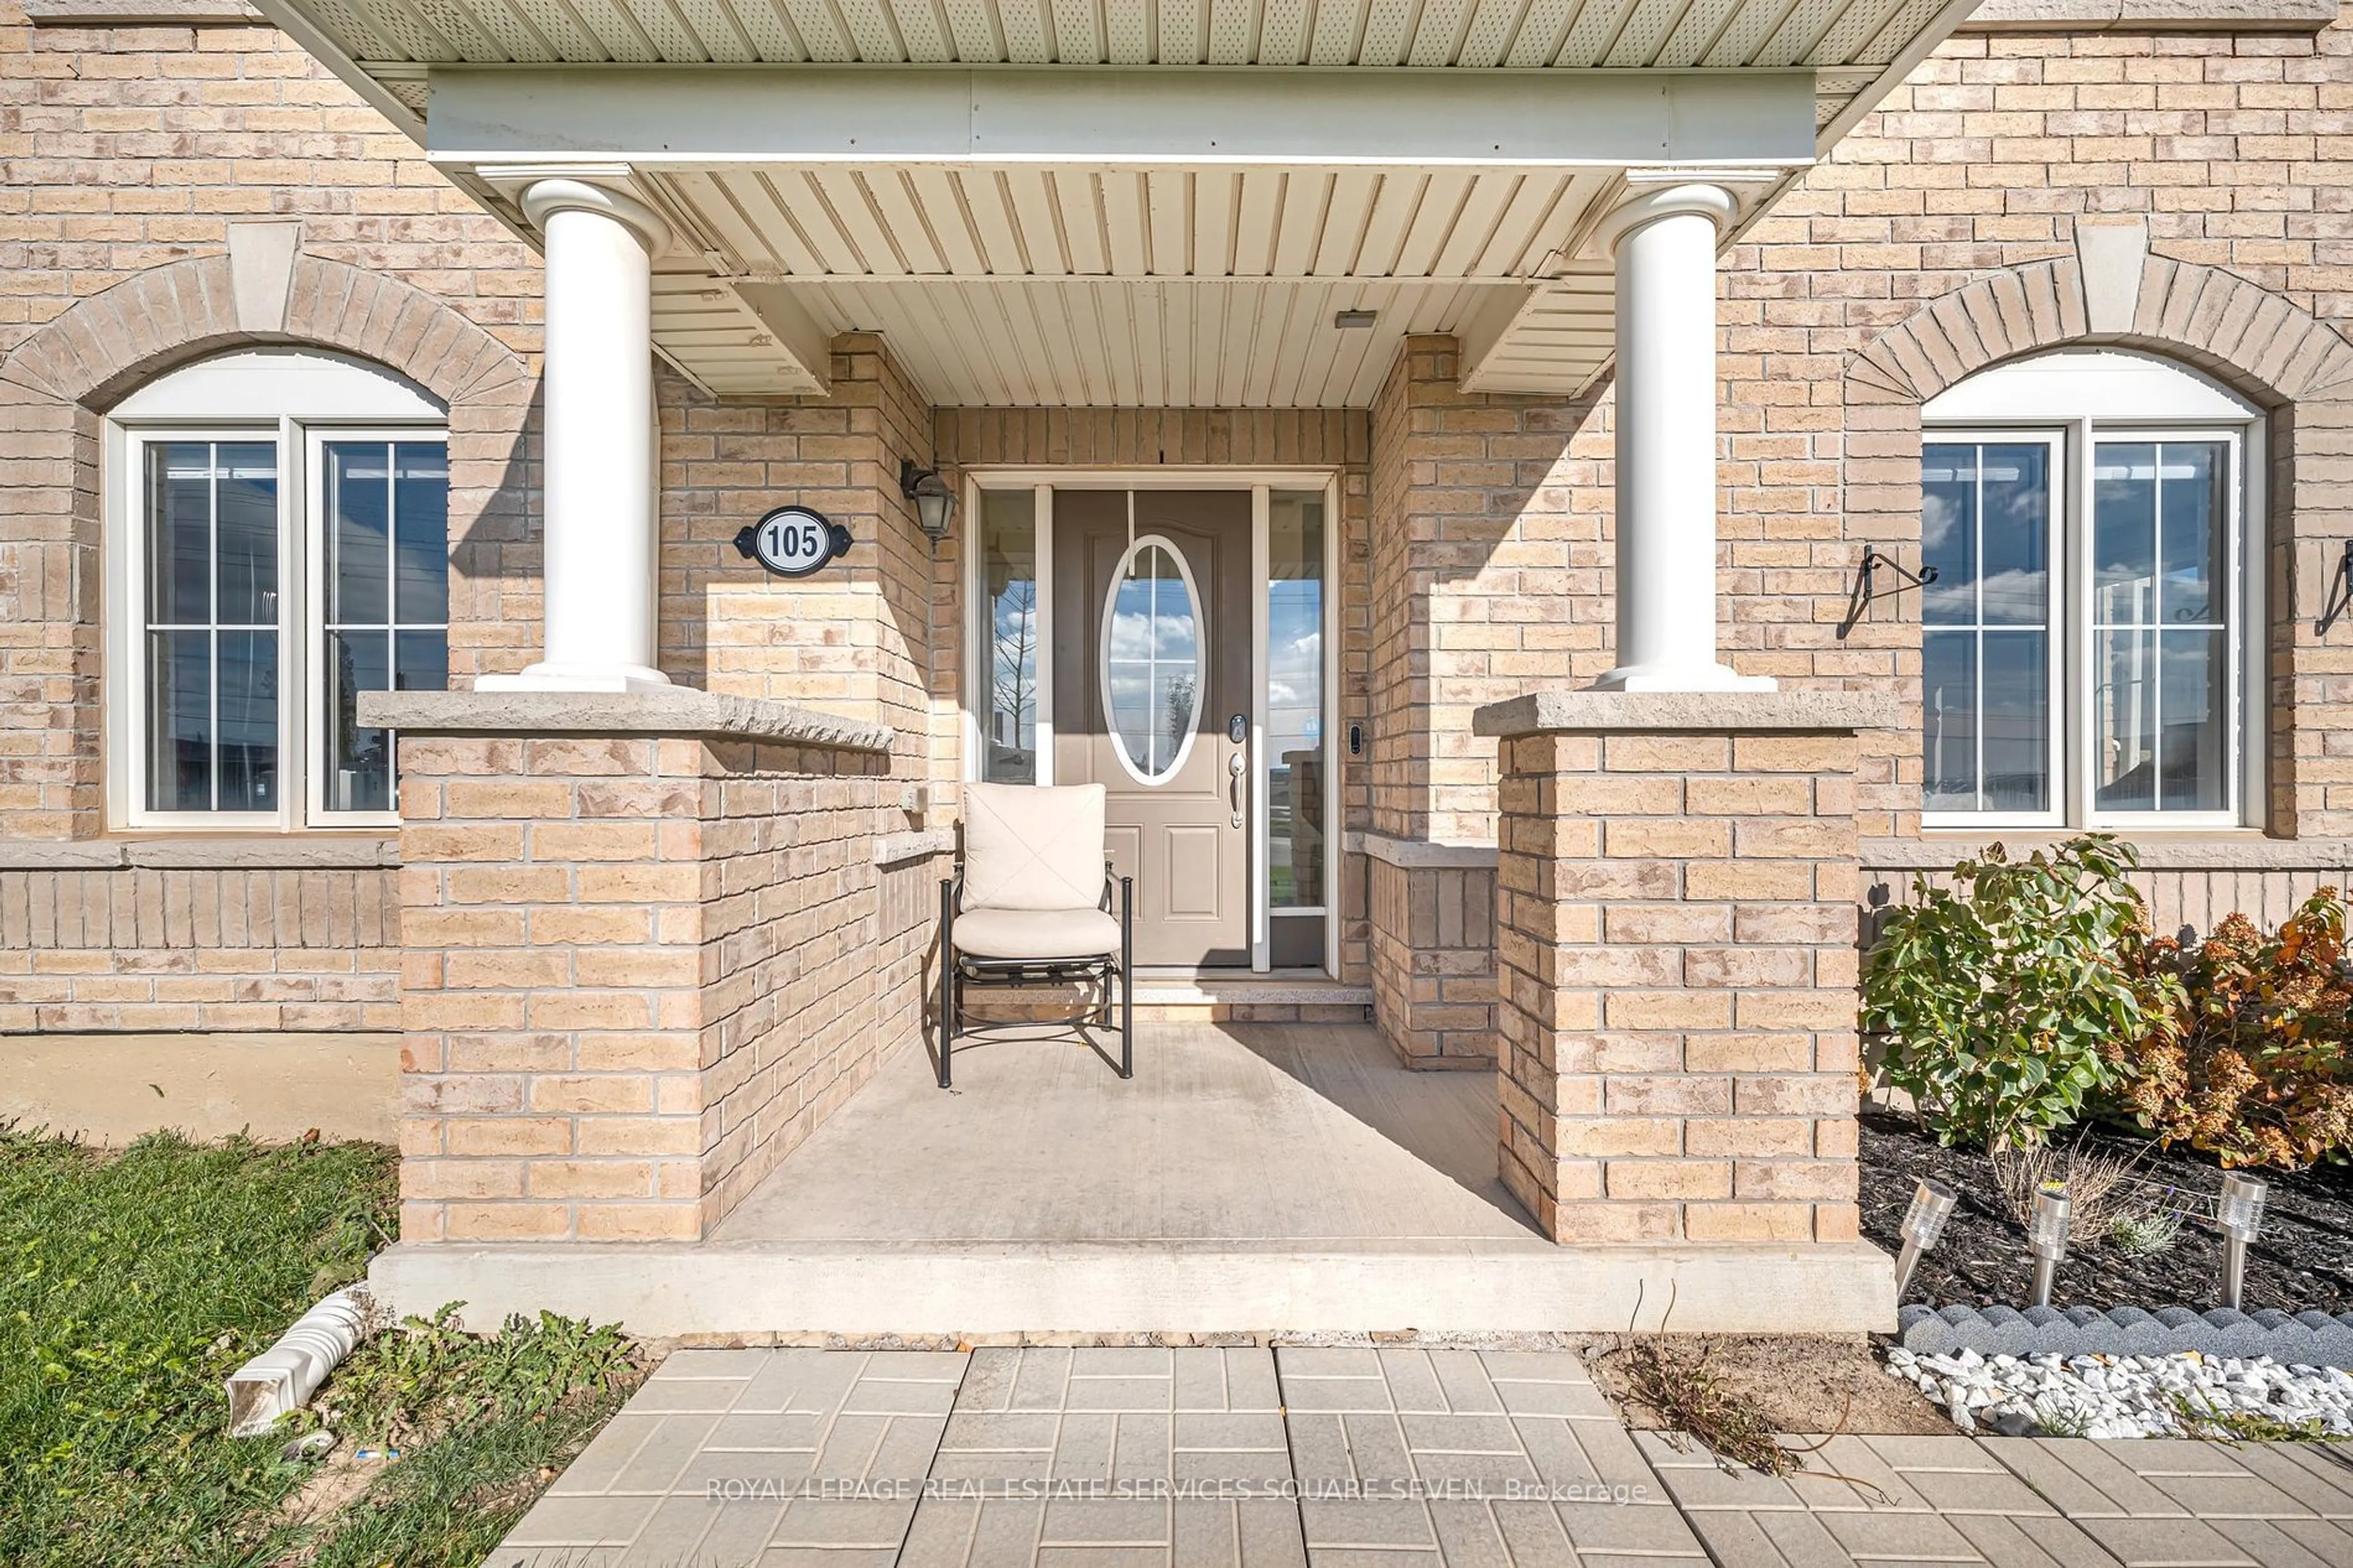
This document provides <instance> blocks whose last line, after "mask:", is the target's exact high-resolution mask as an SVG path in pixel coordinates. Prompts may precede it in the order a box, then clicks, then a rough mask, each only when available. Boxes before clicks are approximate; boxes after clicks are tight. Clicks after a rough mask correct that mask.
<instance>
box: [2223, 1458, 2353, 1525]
mask: <svg viewBox="0 0 2353 1568" xmlns="http://www.w3.org/2000/svg"><path fill="white" fill-rule="evenodd" d="M2339 1447H2345V1446H2343V1445H2339ZM2238 1458H2239V1462H2240V1463H2241V1464H2242V1465H2244V1466H2245V1467H2246V1468H2247V1469H2248V1471H2249V1472H2250V1473H2251V1474H2253V1475H2258V1476H2261V1477H2263V1479H2265V1480H2267V1481H2269V1482H2271V1483H2272V1485H2274V1486H2275V1487H2277V1488H2279V1489H2280V1490H2282V1491H2284V1492H2285V1493H2287V1494H2288V1495H2289V1496H2290V1497H2292V1498H2294V1499H2295V1500H2296V1501H2298V1502H2300V1503H2302V1504H2303V1505H2304V1506H2305V1507H2306V1508H2307V1509H2310V1510H2312V1511H2313V1512H2315V1513H2316V1514H2318V1515H2319V1516H2320V1517H2321V1518H2323V1519H2343V1520H2353V1453H2347V1454H2345V1456H2344V1457H2343V1458H2332V1457H2331V1455H2330V1454H2329V1453H2328V1451H2327V1450H2325V1449H2320V1448H2316V1447H2313V1446H2312V1445H2310V1444H2306V1443H2249V1444H2247V1445H2245V1446H2244V1447H2242V1449H2241V1450H2240V1452H2239V1456H2238Z"/></svg>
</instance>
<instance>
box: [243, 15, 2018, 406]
mask: <svg viewBox="0 0 2353 1568" xmlns="http://www.w3.org/2000/svg"><path fill="white" fill-rule="evenodd" d="M258 3H259V5H260V6H261V8H262V9H263V10H264V11H265V12H266V13H268V14H269V16H271V17H272V18H273V19H274V20H277V21H279V22H280V24H281V25H282V26H286V27H287V28H288V29H289V30H290V31H291V32H292V33H293V34H294V36H295V37H297V38H298V39H299V40H300V41H301V42H302V43H303V44H304V46H305V47H309V48H311V50H312V52H314V53H316V54H319V55H320V56H321V58H323V59H325V60H326V61H327V62H328V63H329V64H330V65H331V66H332V67H333V68H335V69H336V70H337V71H338V73H339V74H341V75H343V77H344V78H345V79H347V80H350V81H352V82H353V85H355V86H357V87H359V88H360V89H361V90H363V91H364V92H365V93H366V94H367V95H368V96H369V97H370V99H371V100H372V101H374V102H375V103H376V104H377V106H378V107H380V108H382V109H384V110H385V112H387V113H389V114H392V115H393V116H394V117H395V118H396V121H399V122H401V123H402V124H403V125H404V126H405V127H406V129H408V130H409V131H410V132H412V133H413V134H415V135H417V138H418V139H419V140H420V141H421V142H425V143H426V144H427V147H428V149H429V151H430V153H431V154H432V156H433V158H434V160H435V162H436V163H437V164H438V165H439V166H440V167H442V168H443V169H445V170H446V171H448V173H449V174H451V175H452V177H454V178H456V179H457V180H458V181H459V183H460V184H464V185H465V186H467V187H468V188H469V189H470V190H471V191H472V192H473V193H474V194H475V195H477V196H478V197H479V198H480V199H481V200H482V201H483V203H484V204H485V205H487V206H490V207H491V209H492V210H494V211H499V212H501V213H502V215H503V216H506V217H507V219H508V220H509V221H510V222H511V223H512V224H513V225H514V226H516V227H517V228H518V229H521V230H522V231H524V232H526V233H528V232H529V226H528V224H527V223H526V222H525V220H524V219H523V217H522V213H521V209H520V205H519V204H518V203H517V202H516V201H515V199H514V198H515V196H516V195H518V194H519V192H520V191H521V189H522V188H523V186H524V185H526V184H528V183H529V182H530V181H531V180H533V179H535V178H538V177H543V176H545V175H550V174H569V175H572V176H574V177H579V178H588V179H592V180H595V181H598V182H601V183H604V184H610V185H613V186H616V187H617V188H623V189H627V190H628V191H629V192H631V193H632V194H634V195H637V196H638V198H639V199H640V200H642V201H644V202H646V203H648V204H649V205H652V206H653V207H655V208H656V209H657V210H659V211H660V212H661V213H663V214H664V216H666V217H668V218H669V219H670V222H671V225H672V226H673V228H674V230H675V231H676V233H677V236H678V239H679V243H678V244H677V245H675V246H674V247H673V248H672V250H671V252H670V254H669V255H667V256H664V257H662V258H659V259H658V261H657V264H656V271H657V278H656V300H655V319H654V336H655V342H656V346H657V348H658V349H659V352H660V353H662V354H663V355H664V357H666V358H667V359H669V360H670V362H671V363H673V364H675V365H676V366H678V367H679V368H680V369H681V370H682V371H683V372H684V373H685V374H688V375H689V376H690V377H691V378H692V379H694V380H695V381H697V382H698V383H700V384H702V385H703V386H704V387H705V388H707V389H708V390H710V391H712V392H713V393H715V394H719V395H744V396H764V395H791V394H805V393H811V392H818V391H821V390H822V388H823V380H824V376H825V374H826V367H827V363H828V361H827V357H826V354H825V349H824V343H825V340H826V338H827V337H828V335H830V334H831V333H834V332H838V331H845V330H851V329H862V330H874V331H882V332H884V333H886V334H888V335H889V337H890V339H891V341H892V345H893V349H894V352H895V353H897V355H898V357H899V358H900V359H901V361H902V363H904V364H905V365H906V367H907V369H908V370H909V372H910V374H912V375H913V376H914V378H915V379H916V380H917V382H918V383H919V384H920V385H921V386H922V388H923V391H924V393H925V394H926V395H928V396H930V397H931V398H932V399H933V400H934V402H936V403H940V404H944V405H945V404H957V405H1017V406H1018V405H1055V404H1082V405H1153V404H1183V403H1217V404H1222V405H1237V406H1314V405H1362V404H1364V403H1366V402H1368V401H1369V400H1370V399H1371V397H1372V395H1373V394H1374V392H1375V391H1376V390H1377V386H1378V384H1379V380H1380V377H1381V375H1382V374H1383V372H1384V371H1385V370H1386V369H1387V367H1388V363H1389V362H1390V360H1391V358H1392V357H1393V355H1394V353H1395V348H1396V344H1397V342H1398V339H1399V338H1401V337H1402V336H1403V335H1404V334H1406V333H1408V332H1419V331H1451V332H1455V333H1458V334H1460V335H1461V336H1462V337H1463V339H1464V340H1465V344H1466V349H1468V350H1469V351H1470V352H1468V353H1466V355H1465V366H1466V375H1465V383H1466V385H1469V386H1471V387H1472V388H1474V389H1477V390H1489V391H1518V392H1553V393H1559V392H1567V391H1573V390H1575V389H1577V388H1578V387H1580V386H1582V385H1584V384H1586V383H1588V382H1589V381H1591V380H1592V379H1593V378H1594V376H1595V375H1597V374H1599V372H1600V371H1601V370H1602V369H1604V368H1605V367H1606V365H1607V363H1608V362H1609V355H1610V353H1611V340H1610V333H1609V319H1610V307H1611V300H1610V281H1609V269H1608V267H1607V265H1606V261H1605V259H1604V258H1600V257H1599V256H1598V255H1596V254H1595V253H1594V251H1593V249H1592V247H1589V246H1588V244H1587V243H1586V240H1587V237H1588V235H1589V234H1590V232H1591V230H1592V228H1593V226H1594V225H1595V224H1596V223H1597V222H1598V221H1599V217H1600V216H1602V215H1603V214H1605V213H1606V212H1607V211H1608V210H1609V207H1610V206H1612V205H1615V204H1616V203H1617V202H1618V201H1620V199H1622V198H1623V197H1624V195H1626V194H1627V191H1628V188H1629V185H1630V184H1641V183H1642V182H1644V181H1646V180H1651V179H1661V178H1688V177H1694V175H1697V176H1698V177H1704V178H1711V179H1718V180H1721V181H1723V182H1724V183H1725V184H1727V185H1728V186H1730V187H1731V188H1733V189H1735V190H1736V192H1737V193H1738V194H1739V195H1740V197H1741V201H1742V205H1743V212H1742V217H1743V220H1744V221H1745V220H1746V218H1748V217H1752V216H1755V214H1756V213H1757V212H1758V211H1761V210H1762V209H1763V207H1764V206H1766V205H1769V202H1770V199H1771V197H1772V196H1773V195H1775V194H1777V192H1778V188H1779V185H1780V184H1781V183H1782V182H1784V181H1785V180H1786V179H1787V177H1788V175H1789V174H1792V173H1793V172H1795V171H1796V170H1798V169H1800V168H1802V167H1803V166H1804V165H1805V164H1806V163H1810V161H1811V159H1812V158H1813V157H1814V156H1815V155H1817V153H1818V152H1819V151H1820V149H1822V148H1824V147H1826V146H1828V145H1829V144H1830V143H1831V142H1833V141H1835V140H1836V138H1837V137H1838V136H1839V135H1840V134H1841V133H1842V132H1843V130H1844V128H1845V126H1846V124H1848V123H1850V122H1851V121H1852V119H1853V118H1856V117H1858V116H1859V115H1860V114H1861V113H1862V111H1863V110H1867V109H1868V108H1869V107H1870V105H1871V103H1873V102H1874V101H1876V100H1877V98H1878V97H1879V96H1880V95H1881V94H1882V93H1883V91H1884V90H1886V89H1888V88H1889V87H1891V86H1892V85H1893V84H1894V81H1895V80H1897V79H1900V78H1901V76H1902V74H1903V73H1904V72H1905V70H1908V69H1909V68H1910V66H1911V65H1912V64H1913V63H1914V62H1915V61H1916V59H1917V58H1919V56H1920V55H1921V54H1923V53H1925V52H1926V49H1927V48H1928V47H1933V45H1934V43H1935V42H1936V40H1937V39H1938V38H1940V37H1942V36H1943V35H1944V33H1945V32H1946V31H1947V30H1948V29H1949V27H1950V26H1952V25H1953V24H1954V23H1955V22H1957V20H1958V19H1959V18H1960V17H1961V16H1964V15H1966V14H1967V12H1968V10H1969V8H1970V6H1971V4H1972V3H1973V0H1233V3H1231V4H1228V3H1227V0H1214V3H1204V0H854V3H853V0H435V3H433V4H431V5H426V4H422V3H420V0H258ZM1339 310H1351V311H1361V310H1372V311H1374V312H1375V313H1376V315H1375V322H1374V325H1373V326H1372V327H1371V328H1369V329H1366V328H1363V327H1354V328H1348V329H1342V328H1339V327H1337V326H1336V325H1335V322H1334V320H1333V318H1334V314H1335V312H1336V311H1339Z"/></svg>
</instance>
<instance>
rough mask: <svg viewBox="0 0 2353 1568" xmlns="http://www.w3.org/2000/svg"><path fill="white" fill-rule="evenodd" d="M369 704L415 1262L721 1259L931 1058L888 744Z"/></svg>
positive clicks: (727, 723) (917, 916)
mask: <svg viewBox="0 0 2353 1568" xmlns="http://www.w3.org/2000/svg"><path fill="white" fill-rule="evenodd" d="M373 701H375V702H376V703H380V704H381V707H378V708H374V709H372V710H371V711H372V712H373V713H374V714H375V717H374V718H373V720H372V721H374V722H378V723H383V724H385V725H387V726H396V727H397V728H398V729H399V730H400V731H401V741H400V748H401V755H400V763H401V769H402V785H401V809H402V814H403V826H402V831H401V852H402V858H403V865H402V868H401V873H400V879H401V904H402V934H403V938H404V942H405V946H406V952H405V970H404V973H403V977H402V1006H403V1015H404V1016H403V1023H404V1025H405V1030H406V1033H405V1048H404V1056H403V1063H402V1065H403V1069H404V1080H405V1082H404V1094H403V1105H402V1123H401V1150H402V1154H403V1161H402V1167H401V1170H402V1176H401V1187H402V1199H403V1207H402V1232H401V1233H402V1236H403V1237H404V1239H405V1240H406V1241H423V1242H432V1241H491V1240H568V1239H576V1240H670V1241H694V1240H700V1239H702V1238H703V1237H706V1236H707V1235H708V1234H709V1233H710V1231H711V1228H712V1226H715V1225H716V1224H717V1223H718V1222H719V1220H720V1219H721V1218H722V1217H723V1216H724V1215H726V1214H727V1213H728V1211H729V1210H730V1209H732V1208H733V1206H734V1205H736V1204H737V1203H738V1202H740V1201H741V1200H742V1198H743V1197H744V1194H746V1193H747V1192H749V1191H750V1190H751V1189H752V1187H754V1185H756V1184H758V1182H759V1181H760V1179H761V1178H762V1177H764V1176H765V1175H766V1174H767V1173H769V1172H770V1171H772V1170H774V1169H775V1168H776V1165H777V1163H780V1162H781V1161H782V1160H783V1159H784V1158H785V1157H786V1155H787V1154H789V1153H790V1152H792V1150H793V1149H795V1148H796V1147H797V1146H798V1145H799V1143H800V1142H802V1141H803V1140H804V1139H806V1138H807V1136H808V1134H809V1133H810V1132H811V1131H814V1130H815V1129H816V1127H817V1126H818V1124H819V1123H820V1122H821V1121H823V1120H824V1119H825V1118H826V1117H827V1116H828V1115H829V1114H830V1113H831V1112H832V1111H833V1110H835V1109H836V1108H838V1107H839V1105H840V1104H841V1103H842V1102H843V1101H844V1100H847V1099H848V1098H849V1095H850V1094H851V1093H852V1092H853V1091H854V1090H855V1089H857V1088H858V1087H859V1086H860V1084H862V1083H864V1082H865V1081H866V1080H867V1079H868V1078H869V1077H871V1074H872V1073H873V1070H874V1068H876V1067H877V1066H878V1065H879V1064H880V1063H881V1060H882V1059H883V1058H885V1057H886V1056H888V1055H889V1054H890V1052H891V1051H892V1049H893V1048H894V1047H898V1046H900V1045H902V1044H903V1043H905V1042H906V1040H907V1039H908V1037H910V1036H911V1035H913V1034H915V1033H917V1032H919V1030H920V1026H921V1022H922V1016H923V1012H922V1009H923V960H924V952H925V951H926V949H927V947H928V944H929V942H930V938H931V932H930V928H929V925H928V923H927V922H926V920H925V914H926V910H927V905H926V903H925V901H924V900H923V898H922V897H921V891H922V888H921V884H923V882H925V881H926V880H927V879H926V878H925V877H924V875H923V869H924V868H923V859H924V858H925V857H924V856H923V854H922V853H920V852H916V853H913V854H910V853H907V852H905V851H903V850H900V851H895V852H894V851H893V849H892V841H893V840H894V838H895V839H901V840H903V839H904V838H906V837H908V835H907V834H906V832H905V830H906V827H907V818H906V814H905V812H904V811H903V810H902V794H903V793H904V792H905V790H906V787H907V786H906V784H905V782H904V781H903V780H900V779H894V778H893V777H892V774H891V769H890V758H889V754H888V748H889V746H890V741H891V737H890V732H889V731H884V730H879V729H875V728H873V727H871V726H861V725H854V724H849V723H846V722H843V721H837V720H829V719H824V718H821V717H819V716H817V715H813V714H807V713H805V712H802V711H801V710H795V709H789V708H786V707H785V706H783V705H782V704H777V703H770V702H764V701H758V700H747V699H735V700H726V699H715V698H711V697H708V696H706V695H705V694H703V693H701V692H691V691H684V690H680V691H676V692H672V693H664V694H660V695H659V696H658V697H640V696H634V695H632V696H614V697H603V696H599V697H567V696H562V695H559V694H553V693H498V694H491V695H485V694H480V693H399V694H387V695H385V696H382V697H378V698H375V699H373ZM396 710H397V711H396ZM664 731H667V732H664ZM678 731H688V732H686V733H680V732H678ZM916 837H921V836H916ZM886 863H887V864H886Z"/></svg>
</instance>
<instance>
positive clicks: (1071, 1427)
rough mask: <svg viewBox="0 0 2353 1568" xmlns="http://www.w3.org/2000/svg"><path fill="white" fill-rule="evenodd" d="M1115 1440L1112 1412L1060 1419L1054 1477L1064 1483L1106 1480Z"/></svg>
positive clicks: (1116, 1422)
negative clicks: (1066, 1481)
mask: <svg viewBox="0 0 2353 1568" xmlns="http://www.w3.org/2000/svg"><path fill="white" fill-rule="evenodd" d="M1118 1440H1119V1416H1118V1415H1116V1414H1115V1413H1113V1412H1112V1411H1109V1410H1092V1411H1073V1412H1071V1414H1070V1415H1065V1416H1063V1417H1062V1422H1061V1432H1060V1435H1059V1436H1057V1437H1056V1438H1055V1440H1054V1474H1055V1475H1056V1476H1057V1477H1059V1478H1060V1479H1064V1480H1074V1481H1076V1480H1090V1481H1103V1480H1109V1479H1111V1461H1112V1448H1113V1445H1114V1444H1115V1443H1116V1442H1117V1441H1118Z"/></svg>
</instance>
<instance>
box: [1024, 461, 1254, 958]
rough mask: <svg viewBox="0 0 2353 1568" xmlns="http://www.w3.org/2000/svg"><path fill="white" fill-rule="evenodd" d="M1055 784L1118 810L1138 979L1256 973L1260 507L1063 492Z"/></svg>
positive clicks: (1115, 844)
mask: <svg viewBox="0 0 2353 1568" xmlns="http://www.w3.org/2000/svg"><path fill="white" fill-rule="evenodd" d="M1053 515H1054V534H1053V553H1054V606H1053V610H1054V621H1053V624H1054V626H1055V628H1056V631H1055V638H1054V640H1055V643H1056V644H1057V647H1055V649H1054V654H1055V656H1056V657H1055V658H1053V659H1052V661H1051V668H1052V670H1053V677H1052V679H1053V681H1054V712H1055V724H1054V778H1055V782H1057V783H1059V784H1090V783H1092V784H1102V785H1103V787H1104V790H1105V792H1106V793H1107V795H1108V797H1109V798H1108V801H1107V803H1106V822H1107V825H1108V827H1109V837H1110V841H1111V844H1110V847H1111V858H1112V864H1113V868H1115V869H1116V871H1117V872H1118V874H1119V875H1121V876H1126V877H1133V878H1134V879H1135V962H1136V963H1139V964H1179V965H1187V966H1190V965H1195V964H1247V963H1249V962H1250V829H1249V823H1250V777H1249V754H1250V747H1249V739H1250V706H1251V704H1250V668H1251V657H1250V655H1251V649H1250V492H1249V491H1248V490H1095V489H1058V490H1056V491H1055V492H1054V514H1053Z"/></svg>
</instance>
